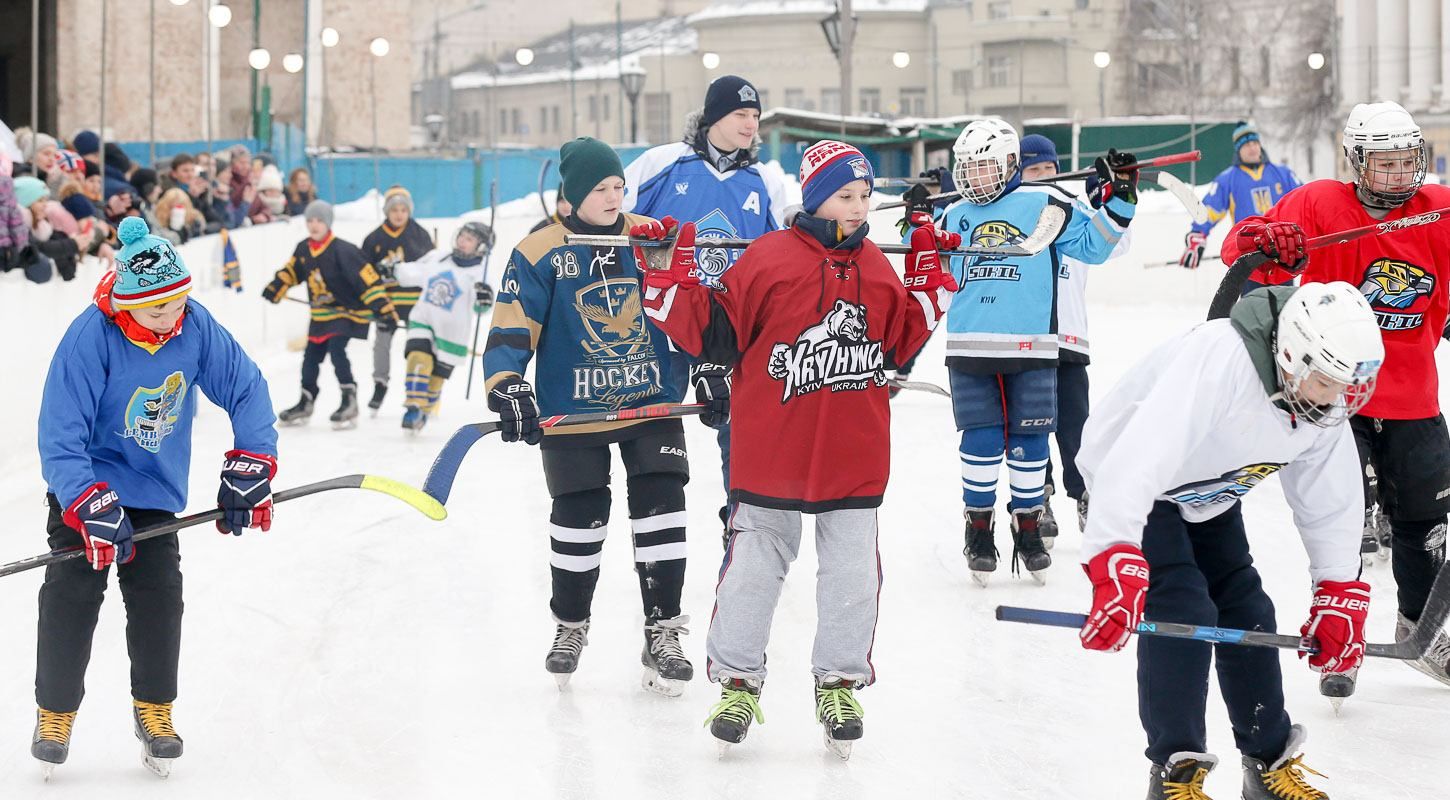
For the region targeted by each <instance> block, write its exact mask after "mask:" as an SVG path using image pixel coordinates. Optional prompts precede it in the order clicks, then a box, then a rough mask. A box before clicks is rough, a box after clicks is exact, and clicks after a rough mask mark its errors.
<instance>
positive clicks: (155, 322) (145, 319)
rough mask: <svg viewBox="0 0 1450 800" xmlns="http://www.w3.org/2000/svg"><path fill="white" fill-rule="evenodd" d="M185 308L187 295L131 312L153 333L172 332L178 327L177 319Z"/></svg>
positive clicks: (132, 315) (142, 325)
mask: <svg viewBox="0 0 1450 800" xmlns="http://www.w3.org/2000/svg"><path fill="white" fill-rule="evenodd" d="M185 310H186V297H184V296H183V297H178V298H176V299H175V300H169V301H167V302H165V303H162V304H161V305H159V306H147V307H145V308H138V309H136V310H135V311H132V312H131V317H132V318H133V319H135V320H136V321H137V322H139V323H141V327H143V328H146V329H147V330H149V331H151V332H152V333H171V331H173V330H174V329H175V328H176V321H177V320H178V319H181V314H182V312H183V311H185Z"/></svg>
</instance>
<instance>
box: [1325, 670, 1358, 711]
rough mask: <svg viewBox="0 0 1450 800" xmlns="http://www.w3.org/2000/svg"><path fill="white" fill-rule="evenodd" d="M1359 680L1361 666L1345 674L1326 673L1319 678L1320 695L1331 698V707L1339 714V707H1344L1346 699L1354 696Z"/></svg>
mask: <svg viewBox="0 0 1450 800" xmlns="http://www.w3.org/2000/svg"><path fill="white" fill-rule="evenodd" d="M1358 680H1359V666H1358V665H1356V666H1355V667H1354V668H1353V669H1349V670H1345V671H1344V672H1326V673H1324V674H1323V675H1320V676H1319V693H1320V694H1321V695H1324V696H1325V697H1327V698H1329V705H1331V706H1333V707H1334V713H1336V714H1338V713H1339V707H1340V706H1342V705H1344V699H1345V698H1346V697H1350V696H1352V695H1353V694H1354V687H1355V684H1356V683H1357V682H1358Z"/></svg>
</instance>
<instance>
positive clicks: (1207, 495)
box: [1164, 463, 1284, 508]
mask: <svg viewBox="0 0 1450 800" xmlns="http://www.w3.org/2000/svg"><path fill="white" fill-rule="evenodd" d="M1283 468H1284V465H1283V464H1273V463H1266V464H1250V465H1249V466H1247V467H1242V468H1240V469H1236V470H1234V471H1232V472H1226V473H1224V474H1223V475H1221V476H1219V477H1217V478H1213V479H1211V480H1206V481H1195V482H1193V483H1187V484H1184V485H1182V486H1179V487H1178V488H1176V489H1169V490H1168V491H1166V492H1164V494H1166V495H1168V496H1169V497H1171V498H1173V500H1174V501H1175V502H1178V503H1182V504H1183V505H1185V506H1189V507H1191V508H1203V507H1205V506H1211V505H1216V504H1218V503H1232V502H1234V501H1236V500H1238V499H1239V498H1241V497H1243V496H1244V495H1246V494H1248V493H1249V491H1250V490H1251V489H1253V488H1254V487H1255V486H1258V485H1259V484H1260V483H1263V481H1264V479H1265V478H1267V477H1269V476H1270V475H1273V474H1274V473H1275V472H1278V471H1279V470H1281V469H1283Z"/></svg>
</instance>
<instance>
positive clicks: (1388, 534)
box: [1374, 506, 1395, 561]
mask: <svg viewBox="0 0 1450 800" xmlns="http://www.w3.org/2000/svg"><path fill="white" fill-rule="evenodd" d="M1374 532H1375V537H1376V538H1377V539H1379V543H1380V553H1379V555H1380V561H1387V560H1389V557H1390V545H1392V544H1393V543H1394V540H1395V534H1394V531H1393V530H1391V529H1390V518H1389V517H1387V516H1385V510H1384V509H1383V508H1380V507H1379V506H1375V507H1374Z"/></svg>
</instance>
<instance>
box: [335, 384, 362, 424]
mask: <svg viewBox="0 0 1450 800" xmlns="http://www.w3.org/2000/svg"><path fill="white" fill-rule="evenodd" d="M328 419H329V420H331V422H332V429H333V430H335V431H341V430H347V429H349V428H356V427H357V384H355V383H344V384H343V385H342V405H340V406H338V407H337V410H336V411H334V412H332V416H330V417H328Z"/></svg>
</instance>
